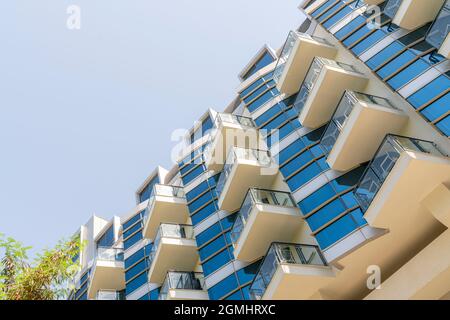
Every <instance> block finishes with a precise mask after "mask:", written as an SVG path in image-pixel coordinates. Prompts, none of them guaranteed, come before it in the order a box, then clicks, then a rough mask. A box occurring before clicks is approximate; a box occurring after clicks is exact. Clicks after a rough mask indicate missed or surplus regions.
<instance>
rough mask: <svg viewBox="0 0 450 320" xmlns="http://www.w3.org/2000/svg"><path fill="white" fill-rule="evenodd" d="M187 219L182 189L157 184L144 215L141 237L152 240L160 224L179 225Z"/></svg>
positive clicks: (187, 212)
mask: <svg viewBox="0 0 450 320" xmlns="http://www.w3.org/2000/svg"><path fill="white" fill-rule="evenodd" d="M188 217H189V210H188V207H187V201H186V197H185V193H184V189H183V188H182V187H176V186H168V185H161V184H157V185H155V186H154V187H153V194H152V196H151V197H150V199H149V202H148V206H147V208H146V210H145V213H144V229H143V236H144V238H147V239H154V238H155V236H156V233H157V232H158V228H159V225H160V224H161V223H175V224H180V223H184V222H186V220H187V218H188Z"/></svg>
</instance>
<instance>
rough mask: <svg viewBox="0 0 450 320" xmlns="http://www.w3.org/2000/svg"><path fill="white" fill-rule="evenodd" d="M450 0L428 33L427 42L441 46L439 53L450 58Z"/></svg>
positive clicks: (434, 45) (436, 46)
mask: <svg viewBox="0 0 450 320" xmlns="http://www.w3.org/2000/svg"><path fill="white" fill-rule="evenodd" d="M449 31H450V0H447V1H446V2H445V4H444V6H443V7H442V9H441V11H440V12H439V14H438V17H437V18H436V20H435V21H434V23H433V25H432V26H431V28H430V30H429V31H428V34H427V39H426V40H427V42H429V43H430V44H431V45H432V46H433V47H435V48H438V49H439V48H440V49H439V53H440V54H441V55H443V56H444V57H446V58H447V59H449V58H450V36H449Z"/></svg>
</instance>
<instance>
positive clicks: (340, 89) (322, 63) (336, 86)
mask: <svg viewBox="0 0 450 320" xmlns="http://www.w3.org/2000/svg"><path fill="white" fill-rule="evenodd" d="M367 82H368V79H367V78H366V77H365V76H364V75H363V74H362V73H360V72H358V71H357V70H356V69H355V68H354V67H353V66H351V65H348V64H345V63H340V62H336V61H333V60H329V59H324V58H317V57H316V58H315V59H314V61H313V62H312V64H311V66H310V68H309V71H308V74H307V75H306V78H305V81H304V82H303V84H302V87H301V88H300V92H299V94H298V96H297V98H296V101H295V102H294V106H295V108H296V109H297V110H298V111H299V112H300V115H299V118H300V122H301V123H302V124H303V126H305V127H309V128H318V127H320V126H322V125H323V124H325V123H327V122H328V121H330V119H331V116H332V115H333V113H334V111H335V109H336V105H337V104H338V102H339V99H340V98H341V97H342V95H343V94H344V92H345V90H351V91H363V89H364V88H365V86H366V85H367Z"/></svg>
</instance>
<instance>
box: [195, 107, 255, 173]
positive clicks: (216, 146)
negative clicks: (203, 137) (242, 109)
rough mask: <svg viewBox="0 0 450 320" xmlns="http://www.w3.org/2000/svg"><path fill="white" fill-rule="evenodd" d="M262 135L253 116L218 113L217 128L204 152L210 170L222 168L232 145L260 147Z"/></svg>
mask: <svg viewBox="0 0 450 320" xmlns="http://www.w3.org/2000/svg"><path fill="white" fill-rule="evenodd" d="M259 146H260V137H259V133H258V130H257V129H256V125H255V123H254V121H253V120H252V119H251V118H247V117H242V116H237V115H234V114H228V113H219V114H217V117H216V121H215V128H214V130H213V131H212V133H211V135H210V139H209V143H208V145H207V147H206V148H205V151H204V152H203V154H204V157H205V163H206V166H207V168H208V170H213V171H220V170H222V168H223V166H224V164H225V160H226V158H225V157H226V156H227V153H228V150H230V148H231V147H241V148H246V149H252V148H258V147H259Z"/></svg>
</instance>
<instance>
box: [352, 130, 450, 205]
mask: <svg viewBox="0 0 450 320" xmlns="http://www.w3.org/2000/svg"><path fill="white" fill-rule="evenodd" d="M405 151H414V152H417V151H418V152H423V153H427V154H432V155H436V156H440V157H442V156H444V154H443V153H442V152H441V151H440V150H439V149H438V148H437V146H436V145H435V144H434V143H433V142H431V141H425V140H420V139H415V138H408V137H402V136H396V135H387V136H386V138H385V139H384V141H383V143H382V144H381V146H380V148H379V149H378V151H377V152H376V154H375V156H374V158H373V159H372V161H371V162H370V163H369V165H368V167H367V169H366V171H365V172H364V174H363V175H362V177H361V179H360V181H359V183H358V185H357V187H356V189H355V191H354V194H355V197H356V200H357V201H358V203H359V205H360V206H361V210H362V211H363V212H366V211H367V210H368V209H369V207H370V204H371V203H372V201H373V200H374V198H375V196H376V195H377V193H378V191H379V190H380V189H381V186H382V185H383V183H384V181H385V180H386V179H387V177H388V176H389V174H390V173H391V171H392V169H393V167H394V165H395V164H396V162H397V160H398V159H399V158H400V155H401V154H402V153H403V152H405Z"/></svg>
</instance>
